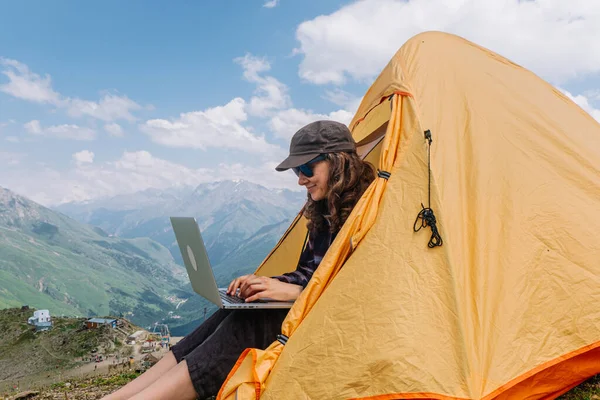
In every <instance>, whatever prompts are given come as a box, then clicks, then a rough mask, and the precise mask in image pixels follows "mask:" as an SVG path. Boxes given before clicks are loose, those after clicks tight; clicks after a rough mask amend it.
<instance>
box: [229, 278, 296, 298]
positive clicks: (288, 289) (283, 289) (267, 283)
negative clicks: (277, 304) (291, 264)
mask: <svg viewBox="0 0 600 400" xmlns="http://www.w3.org/2000/svg"><path fill="white" fill-rule="evenodd" d="M238 288H239V289H240V293H239V295H238V296H239V297H241V298H242V299H246V302H247V303H249V302H251V301H255V300H259V299H264V298H269V299H273V300H278V301H292V300H296V299H297V298H298V296H300V293H301V292H302V286H300V285H293V284H291V283H284V282H281V281H280V280H277V279H275V278H269V277H266V276H256V275H244V276H240V277H239V278H237V279H234V280H233V281H232V282H231V283H230V284H229V287H228V288H227V294H229V295H235V293H236V291H237V289H238Z"/></svg>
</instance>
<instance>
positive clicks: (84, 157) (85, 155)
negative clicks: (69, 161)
mask: <svg viewBox="0 0 600 400" xmlns="http://www.w3.org/2000/svg"><path fill="white" fill-rule="evenodd" d="M73 160H74V161H75V163H76V164H77V165H81V164H88V163H90V164H91V163H93V162H94V153H93V152H91V151H89V150H81V151H79V152H77V153H73Z"/></svg>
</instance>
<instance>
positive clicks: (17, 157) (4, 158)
mask: <svg viewBox="0 0 600 400" xmlns="http://www.w3.org/2000/svg"><path fill="white" fill-rule="evenodd" d="M24 157H25V155H24V154H23V153H11V152H7V151H0V163H2V164H5V165H7V166H14V165H18V164H20V163H21V160H22V159H23V158H24Z"/></svg>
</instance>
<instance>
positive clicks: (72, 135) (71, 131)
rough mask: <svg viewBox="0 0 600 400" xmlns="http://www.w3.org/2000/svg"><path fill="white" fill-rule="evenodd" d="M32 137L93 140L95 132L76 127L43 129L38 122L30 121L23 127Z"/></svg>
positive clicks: (63, 126) (55, 126)
mask: <svg viewBox="0 0 600 400" xmlns="http://www.w3.org/2000/svg"><path fill="white" fill-rule="evenodd" d="M23 126H24V127H25V130H27V132H29V133H31V134H32V135H38V136H46V137H53V138H57V139H73V140H94V139H95V138H96V131H94V130H93V129H90V128H86V127H82V126H78V125H69V124H64V125H53V126H49V127H47V128H43V127H42V126H41V124H40V121H38V120H35V119H34V120H32V121H29V122H27V123H26V124H24V125H23Z"/></svg>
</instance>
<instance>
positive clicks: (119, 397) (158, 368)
mask: <svg viewBox="0 0 600 400" xmlns="http://www.w3.org/2000/svg"><path fill="white" fill-rule="evenodd" d="M176 365H177V360H176V359H175V356H174V355H173V352H171V351H169V352H168V353H167V354H166V355H165V356H164V357H163V358H161V359H160V361H159V362H157V363H156V364H155V365H154V366H153V367H152V368H150V369H149V370H148V371H146V372H144V373H143V374H142V375H140V376H138V377H137V378H136V379H134V380H133V381H131V382H129V383H128V384H127V385H125V386H123V387H122V388H121V389H119V390H117V391H116V392H114V393H112V394H109V395H108V396H106V397H104V398H103V399H102V400H127V399H129V398H131V397H132V396H133V395H135V394H136V393H139V392H141V391H142V390H144V389H146V388H147V387H148V386H150V385H152V384H153V383H154V382H156V381H157V380H158V379H159V378H160V377H161V376H165V375H166V374H167V373H168V372H169V371H170V370H171V369H173V367H175V366H176ZM186 372H187V369H186ZM190 385H191V381H190ZM192 389H193V387H192Z"/></svg>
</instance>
